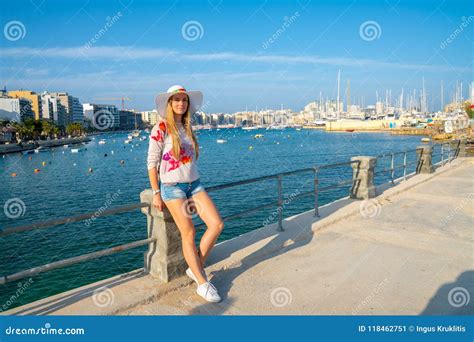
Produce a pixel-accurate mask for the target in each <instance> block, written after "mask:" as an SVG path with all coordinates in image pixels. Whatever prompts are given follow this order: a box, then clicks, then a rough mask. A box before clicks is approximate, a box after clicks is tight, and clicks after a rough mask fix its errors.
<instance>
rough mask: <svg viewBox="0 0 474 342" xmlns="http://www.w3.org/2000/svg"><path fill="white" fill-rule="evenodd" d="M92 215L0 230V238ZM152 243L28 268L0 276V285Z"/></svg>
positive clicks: (114, 210)
mask: <svg viewBox="0 0 474 342" xmlns="http://www.w3.org/2000/svg"><path fill="white" fill-rule="evenodd" d="M147 207H150V205H149V204H148V203H138V204H131V205H125V206H121V207H116V208H112V209H107V210H104V211H103V212H102V213H101V217H102V216H110V215H115V214H119V213H125V212H129V211H132V210H135V209H141V208H147ZM94 215H95V212H90V213H85V214H81V215H76V216H72V217H66V218H62V219H58V220H50V221H43V222H39V223H33V224H29V225H24V226H18V227H12V228H6V229H4V230H0V237H4V236H8V235H11V234H15V233H22V232H27V231H31V230H36V229H45V228H51V227H54V226H58V225H61V224H67V223H73V222H80V221H85V220H87V219H90V218H91V217H94ZM152 242H156V238H147V239H143V240H138V241H133V242H130V243H126V244H123V245H119V246H114V247H111V248H107V249H103V250H100V251H97V252H93V253H88V254H83V255H79V256H75V257H72V258H68V259H64V260H60V261H55V262H52V263H48V264H45V265H42V266H36V267H33V268H30V269H27V270H24V271H20V272H17V273H14V274H10V275H6V276H0V284H5V283H7V282H11V281H15V280H19V279H22V278H26V277H29V276H32V275H36V274H39V273H43V272H46V271H51V270H54V269H57V268H62V267H66V266H71V265H74V264H78V263H80V262H84V261H88V260H92V259H97V258H100V257H103V256H106V255H111V254H115V253H118V252H122V251H126V250H128V249H132V248H137V247H140V246H144V245H148V244H150V243H152Z"/></svg>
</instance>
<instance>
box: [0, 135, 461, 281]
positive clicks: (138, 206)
mask: <svg viewBox="0 0 474 342" xmlns="http://www.w3.org/2000/svg"><path fill="white" fill-rule="evenodd" d="M446 144H449V150H448V158H447V161H451V160H452V159H454V158H456V157H457V155H458V153H459V141H458V143H457V147H456V150H455V153H454V154H453V156H452V157H451V145H450V143H442V144H440V145H441V149H442V150H441V154H440V155H441V156H442V161H441V164H442V165H444V154H445V150H444V147H443V146H444V145H446ZM418 150H420V148H417V149H413V150H407V151H401V152H393V153H386V154H382V155H379V156H377V157H376V158H377V159H382V158H386V157H387V156H389V157H390V158H391V160H390V168H387V169H382V170H379V171H376V172H374V175H376V174H381V173H386V172H390V178H391V183H392V184H394V178H395V170H396V169H399V168H403V179H404V180H406V177H407V168H408V166H410V165H413V164H417V163H419V161H420V159H421V158H418V160H417V161H416V162H411V163H408V162H407V155H408V153H412V152H417V151H418ZM399 154H403V164H399V165H395V155H399ZM358 163H360V161H358V160H354V161H348V162H341V163H335V164H326V165H321V166H314V167H310V168H304V169H299V170H294V171H288V172H281V173H276V174H273V175H268V176H262V177H256V178H251V179H245V180H241V181H236V182H231V183H225V184H220V185H215V186H210V187H206V191H208V192H211V191H217V190H222V189H226V188H231V187H236V186H240V185H244V184H252V183H256V182H261V181H265V180H269V179H276V181H277V187H278V191H277V199H276V201H275V202H270V203H267V204H264V205H259V206H256V207H253V208H250V209H246V210H243V211H240V212H238V213H235V214H232V215H228V216H225V217H223V218H222V219H223V220H224V221H228V220H231V219H234V218H237V217H241V216H244V215H248V214H250V213H253V212H258V211H260V210H262V209H266V208H269V207H273V206H277V208H278V226H277V231H279V232H281V231H284V229H283V214H282V212H283V205H282V204H283V194H282V182H283V177H286V176H291V175H296V174H301V173H305V172H312V173H313V184H314V188H313V190H310V191H306V192H303V193H299V194H297V195H295V196H293V198H294V199H296V198H301V197H305V196H310V195H314V216H316V217H319V193H320V192H321V191H326V190H330V189H334V188H339V187H341V186H344V185H349V184H352V186H353V187H354V186H356V184H355V180H354V177H353V176H352V178H351V179H350V180H344V181H340V182H337V183H336V184H333V185H329V186H325V187H320V186H319V177H318V173H319V172H320V171H321V170H323V169H330V168H336V167H341V166H352V164H358ZM141 208H150V204H149V203H137V204H131V205H126V206H120V207H116V208H112V209H108V210H104V211H103V212H102V213H101V217H102V216H110V215H115V214H119V213H124V212H130V211H132V210H135V209H141ZM94 214H95V212H90V213H85V214H80V215H76V216H72V217H67V218H62V219H58V220H50V221H44V222H39V223H33V224H29V225H24V226H18V227H11V228H6V229H4V230H0V237H4V236H8V235H11V234H15V233H21V232H26V231H32V230H36V229H45V228H50V227H54V226H58V225H61V224H68V223H74V222H80V221H84V220H87V219H90V218H91V217H93V216H94ZM203 225H205V223H201V224H198V225H196V226H195V227H196V228H197V227H201V226H203ZM150 243H156V238H147V239H143V240H138V241H133V242H130V243H126V244H123V245H118V246H115V247H111V248H107V249H104V250H100V251H96V252H92V253H88V254H83V255H79V256H75V257H72V258H68V259H64V260H60V261H56V262H52V263H48V264H46V265H42V266H37V267H33V268H30V269H27V270H24V271H20V272H17V273H14V274H11V275H6V276H0V284H5V283H7V282H11V281H15V280H19V279H22V278H25V277H28V276H32V275H36V274H39V273H42V272H46V271H50V270H53V269H57V268H62V267H66V266H70V265H74V264H77V263H80V262H84V261H88V260H92V259H96V258H100V257H103V256H107V255H111V254H114V253H118V252H122V251H125V250H128V249H132V248H137V247H140V246H144V245H149V244H150Z"/></svg>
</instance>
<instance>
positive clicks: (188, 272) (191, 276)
mask: <svg viewBox="0 0 474 342" xmlns="http://www.w3.org/2000/svg"><path fill="white" fill-rule="evenodd" d="M186 275H187V276H188V277H189V278H191V279H192V280H194V281H195V282H196V283H198V280H197V278H196V276H195V275H194V273H193V271H191V268H190V267H188V269H187V270H186ZM204 279H206V280H207V276H206V274H204Z"/></svg>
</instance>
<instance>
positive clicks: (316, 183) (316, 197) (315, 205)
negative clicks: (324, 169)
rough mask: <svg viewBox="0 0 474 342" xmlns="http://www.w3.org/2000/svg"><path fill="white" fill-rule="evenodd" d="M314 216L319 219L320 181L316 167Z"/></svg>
mask: <svg viewBox="0 0 474 342" xmlns="http://www.w3.org/2000/svg"><path fill="white" fill-rule="evenodd" d="M314 216H316V217H319V179H318V169H317V168H316V167H315V168H314Z"/></svg>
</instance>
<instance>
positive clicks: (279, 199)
mask: <svg viewBox="0 0 474 342" xmlns="http://www.w3.org/2000/svg"><path fill="white" fill-rule="evenodd" d="M355 163H359V161H357V160H355V161H348V162H342V163H335V164H326V165H321V166H314V167H310V168H304V169H299V170H294V171H288V172H281V173H276V174H273V175H268V176H262V177H256V178H251V179H245V180H242V181H237V182H232V183H226V184H221V185H215V186H210V187H206V191H207V192H211V191H216V190H222V189H225V188H230V187H236V186H239V185H244V184H250V183H256V182H261V181H265V180H269V179H276V180H277V187H278V192H277V199H276V201H275V202H271V203H267V204H264V205H260V206H257V207H253V208H250V209H246V210H242V211H240V212H238V213H236V214H232V215H228V216H224V217H223V218H222V220H223V221H228V220H231V219H234V218H237V217H241V216H244V215H247V214H250V213H253V212H256V211H260V210H261V209H266V208H269V207H273V206H275V205H276V206H277V208H278V228H277V230H278V231H280V232H281V231H283V230H284V229H283V217H282V212H283V207H282V204H283V195H282V180H283V177H285V176H292V175H295V174H301V173H305V172H313V184H314V188H313V190H311V191H306V192H303V193H300V194H297V195H295V196H293V199H296V198H301V197H305V196H310V195H314V216H318V217H319V192H321V191H324V190H329V189H333V188H338V187H340V186H343V185H347V184H352V183H353V180H352V179H351V180H349V181H341V182H338V183H336V184H333V185H329V186H326V187H323V188H320V187H319V178H318V173H319V172H320V171H321V170H323V169H329V168H335V167H340V166H346V165H352V164H355ZM204 225H205V223H200V224H197V225H196V226H195V227H196V228H197V227H201V226H204Z"/></svg>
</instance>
